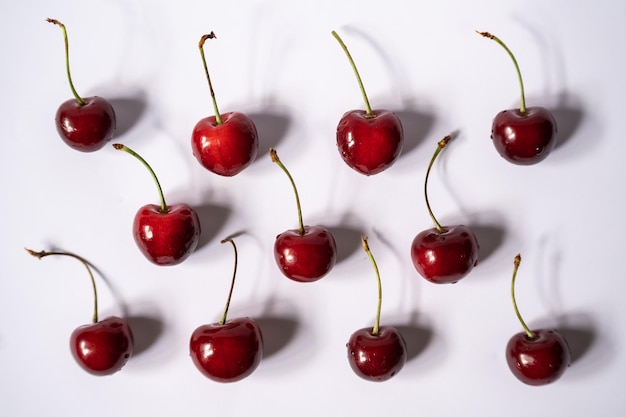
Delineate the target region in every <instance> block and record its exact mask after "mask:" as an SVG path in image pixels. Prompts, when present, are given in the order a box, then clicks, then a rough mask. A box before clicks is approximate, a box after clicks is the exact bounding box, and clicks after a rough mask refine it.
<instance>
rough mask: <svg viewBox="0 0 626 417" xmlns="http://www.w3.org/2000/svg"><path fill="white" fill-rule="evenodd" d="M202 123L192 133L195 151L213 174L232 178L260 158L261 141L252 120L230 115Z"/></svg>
mask: <svg viewBox="0 0 626 417" xmlns="http://www.w3.org/2000/svg"><path fill="white" fill-rule="evenodd" d="M220 117H221V118H222V122H223V123H221V124H218V123H217V122H216V119H215V116H209V117H205V118H204V119H202V120H200V121H199V122H198V123H197V124H196V126H195V127H194V129H193V133H192V134H191V149H192V151H193V155H194V156H195V157H196V159H197V160H198V162H200V164H201V165H202V166H203V167H205V168H206V169H208V170H209V171H211V172H214V173H216V174H218V175H222V176H226V177H232V176H233V175H236V174H238V173H239V172H241V171H242V170H243V169H244V168H246V167H247V166H248V165H250V164H251V163H252V162H253V161H254V159H255V158H256V154H257V151H258V148H259V138H258V134H257V130H256V126H255V125H254V122H253V121H252V119H250V118H249V117H248V116H246V115H245V114H243V113H239V112H230V113H225V114H223V115H221V116H220Z"/></svg>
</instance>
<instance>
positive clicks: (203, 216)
mask: <svg viewBox="0 0 626 417" xmlns="http://www.w3.org/2000/svg"><path fill="white" fill-rule="evenodd" d="M194 210H196V213H198V218H199V220H200V228H201V233H200V241H199V242H198V247H197V248H196V250H198V249H201V248H203V247H204V246H206V245H207V244H208V243H209V242H211V241H213V240H214V239H215V237H216V236H217V235H218V233H219V232H220V231H221V230H222V228H223V227H224V225H225V224H226V221H227V220H228V218H229V217H230V215H231V209H230V208H229V207H226V206H221V205H216V204H203V205H200V206H197V207H194ZM220 240H221V239H220Z"/></svg>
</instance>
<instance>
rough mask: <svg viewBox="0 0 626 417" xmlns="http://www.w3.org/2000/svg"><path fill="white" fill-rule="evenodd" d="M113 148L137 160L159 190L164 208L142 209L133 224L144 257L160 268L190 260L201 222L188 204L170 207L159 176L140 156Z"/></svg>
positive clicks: (126, 148)
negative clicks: (166, 201)
mask: <svg viewBox="0 0 626 417" xmlns="http://www.w3.org/2000/svg"><path fill="white" fill-rule="evenodd" d="M113 147H114V148H115V149H117V150H120V151H124V152H126V153H128V154H130V155H132V156H134V157H135V158H137V159H138V160H139V161H140V162H141V163H142V164H143V165H144V166H145V167H146V168H147V169H148V171H149V172H150V175H151V176H152V178H153V179H154V182H155V183H156V186H157V189H158V191H159V198H160V200H161V205H160V206H159V205H156V204H147V205H145V206H143V207H141V208H140V209H139V210H138V211H137V214H136V215H135V219H134V221H133V237H134V239H135V242H136V243H137V246H138V247H139V250H140V251H141V253H143V254H144V256H145V257H146V258H147V259H148V260H149V261H151V262H152V263H155V264H157V265H162V266H165V265H177V264H179V263H181V262H183V261H184V260H185V259H187V258H188V257H189V255H191V254H192V253H193V251H194V250H195V249H196V246H198V241H199V240H200V220H199V218H198V214H197V213H196V211H195V210H194V209H193V208H191V207H190V206H189V205H187V204H174V205H169V206H168V205H167V204H166V203H165V197H164V196H163V190H162V189H161V185H160V184H159V180H158V179H157V176H156V174H155V173H154V171H153V170H152V168H151V167H150V165H148V163H147V162H146V161H145V159H143V158H142V157H141V156H140V155H139V154H137V153H136V152H135V151H133V150H132V149H130V148H128V147H127V146H125V145H122V144H119V143H116V144H113Z"/></svg>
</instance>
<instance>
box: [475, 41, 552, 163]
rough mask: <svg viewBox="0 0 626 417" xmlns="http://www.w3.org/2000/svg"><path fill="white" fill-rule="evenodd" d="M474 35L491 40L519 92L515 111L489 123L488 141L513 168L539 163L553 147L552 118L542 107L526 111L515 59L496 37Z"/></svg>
mask: <svg viewBox="0 0 626 417" xmlns="http://www.w3.org/2000/svg"><path fill="white" fill-rule="evenodd" d="M477 32H478V31H477ZM478 34H480V35H482V36H484V37H487V38H489V39H493V40H494V41H496V42H497V43H498V44H500V46H502V47H503V48H504V49H505V50H506V52H507V53H508V54H509V56H510V57H511V59H512V60H513V64H514V65H515V71H516V72H517V78H518V81H519V86H520V91H521V100H520V107H519V109H509V110H503V111H501V112H500V113H498V114H497V115H496V117H495V118H494V119H493V123H492V127H491V139H492V140H493V144H494V146H495V147H496V150H497V151H498V153H499V154H500V155H501V156H502V157H503V158H504V159H506V160H507V161H509V162H512V163H514V164H517V165H533V164H536V163H537V162H540V161H543V160H544V159H545V158H546V157H547V156H548V154H550V152H551V151H552V149H554V146H555V144H556V131H557V127H556V121H555V120H554V116H553V115H552V113H550V111H548V110H547V109H546V108H544V107H538V106H536V107H526V99H525V97H524V83H523V82H522V74H521V71H520V69H519V65H518V64H517V60H516V59H515V56H514V55H513V53H512V52H511V50H510V49H509V48H508V47H507V46H506V45H505V44H504V42H502V41H501V40H500V39H499V38H498V37H496V36H494V35H492V34H491V33H489V32H478Z"/></svg>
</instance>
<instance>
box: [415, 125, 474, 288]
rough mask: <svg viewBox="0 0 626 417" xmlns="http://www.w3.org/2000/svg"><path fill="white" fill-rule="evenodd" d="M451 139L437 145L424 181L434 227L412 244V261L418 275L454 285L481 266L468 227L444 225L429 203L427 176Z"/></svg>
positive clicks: (446, 138)
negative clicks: (475, 267) (440, 222)
mask: <svg viewBox="0 0 626 417" xmlns="http://www.w3.org/2000/svg"><path fill="white" fill-rule="evenodd" d="M450 139H451V137H450V136H446V137H445V138H443V139H442V140H440V141H439V143H438V144H437V149H436V150H435V153H434V154H433V157H432V158H431V160H430V163H429V165H428V169H427V170H426V179H425V180H424V197H425V199H426V207H427V208H428V213H429V214H430V217H431V219H432V220H433V223H435V227H434V228H431V229H427V230H424V231H422V232H420V233H419V234H418V235H417V236H415V238H414V239H413V243H412V244H411V259H412V260H413V265H414V266H415V269H417V272H419V273H420V275H422V276H423V277H424V278H426V279H427V280H428V281H430V282H433V283H435V284H447V283H455V282H457V281H458V280H460V279H462V278H463V277H465V276H466V275H467V274H469V273H470V271H471V270H472V269H473V268H474V266H476V265H477V264H478V240H477V239H476V235H474V233H473V232H472V231H471V230H470V228H469V227H467V226H464V225H456V226H445V227H443V226H441V224H439V222H438V221H437V219H436V218H435V215H434V214H433V212H432V210H431V208H430V203H429V201H428V190H427V186H428V177H429V175H430V170H431V168H432V166H433V163H434V162H435V159H436V158H437V155H439V153H440V152H441V150H442V149H443V148H444V147H446V145H447V144H448V142H449V141H450Z"/></svg>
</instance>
